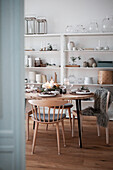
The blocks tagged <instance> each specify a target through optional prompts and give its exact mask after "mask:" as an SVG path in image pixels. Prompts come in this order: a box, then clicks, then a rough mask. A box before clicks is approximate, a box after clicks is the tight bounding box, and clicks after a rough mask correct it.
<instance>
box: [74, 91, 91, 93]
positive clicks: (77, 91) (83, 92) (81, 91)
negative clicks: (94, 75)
mask: <svg viewBox="0 0 113 170" xmlns="http://www.w3.org/2000/svg"><path fill="white" fill-rule="evenodd" d="M76 94H91V92H90V91H89V92H84V91H76Z"/></svg>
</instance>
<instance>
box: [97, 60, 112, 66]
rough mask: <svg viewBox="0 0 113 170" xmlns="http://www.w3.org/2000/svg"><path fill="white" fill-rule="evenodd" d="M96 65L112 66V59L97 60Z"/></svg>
mask: <svg viewBox="0 0 113 170" xmlns="http://www.w3.org/2000/svg"><path fill="white" fill-rule="evenodd" d="M97 67H113V61H98V62H97Z"/></svg>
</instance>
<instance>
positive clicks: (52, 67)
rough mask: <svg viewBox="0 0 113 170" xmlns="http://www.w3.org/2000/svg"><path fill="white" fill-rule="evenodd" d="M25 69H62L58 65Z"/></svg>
mask: <svg viewBox="0 0 113 170" xmlns="http://www.w3.org/2000/svg"><path fill="white" fill-rule="evenodd" d="M25 69H33V70H47V69H58V70H59V69H60V67H58V66H47V67H25Z"/></svg>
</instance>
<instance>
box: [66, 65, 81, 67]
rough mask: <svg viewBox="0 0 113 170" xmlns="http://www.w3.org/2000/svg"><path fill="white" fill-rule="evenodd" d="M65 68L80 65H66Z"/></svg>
mask: <svg viewBox="0 0 113 170" xmlns="http://www.w3.org/2000/svg"><path fill="white" fill-rule="evenodd" d="M66 67H80V65H66Z"/></svg>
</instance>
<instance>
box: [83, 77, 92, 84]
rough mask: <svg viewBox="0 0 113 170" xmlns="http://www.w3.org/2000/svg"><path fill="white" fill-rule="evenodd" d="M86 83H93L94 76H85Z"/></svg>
mask: <svg viewBox="0 0 113 170" xmlns="http://www.w3.org/2000/svg"><path fill="white" fill-rule="evenodd" d="M84 84H93V78H92V77H85V79H84Z"/></svg>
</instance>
